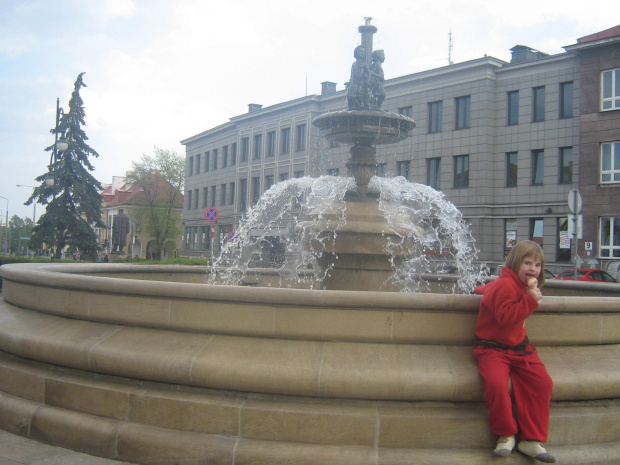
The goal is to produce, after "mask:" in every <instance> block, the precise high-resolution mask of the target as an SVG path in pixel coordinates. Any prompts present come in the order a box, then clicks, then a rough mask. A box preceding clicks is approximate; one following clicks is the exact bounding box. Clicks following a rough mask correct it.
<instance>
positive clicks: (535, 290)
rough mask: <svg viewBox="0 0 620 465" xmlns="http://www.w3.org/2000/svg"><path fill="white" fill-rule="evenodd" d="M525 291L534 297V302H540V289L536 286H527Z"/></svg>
mask: <svg viewBox="0 0 620 465" xmlns="http://www.w3.org/2000/svg"><path fill="white" fill-rule="evenodd" d="M527 292H528V294H529V295H531V296H532V297H534V299H536V302H540V299H542V297H543V295H542V292H540V289H538V288H537V287H529V288H528V289H527Z"/></svg>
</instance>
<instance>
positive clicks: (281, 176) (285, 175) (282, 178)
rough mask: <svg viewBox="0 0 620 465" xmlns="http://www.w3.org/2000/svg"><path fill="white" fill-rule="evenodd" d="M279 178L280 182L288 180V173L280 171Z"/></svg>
mask: <svg viewBox="0 0 620 465" xmlns="http://www.w3.org/2000/svg"><path fill="white" fill-rule="evenodd" d="M278 180H279V181H280V182H282V181H286V180H288V173H280V174H279V175H278Z"/></svg>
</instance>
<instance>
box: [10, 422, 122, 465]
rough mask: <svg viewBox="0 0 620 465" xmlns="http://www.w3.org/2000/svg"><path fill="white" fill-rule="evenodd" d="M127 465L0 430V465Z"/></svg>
mask: <svg viewBox="0 0 620 465" xmlns="http://www.w3.org/2000/svg"><path fill="white" fill-rule="evenodd" d="M114 464H117V465H121V464H122V465H128V462H120V461H118V460H110V459H104V458H101V457H93V456H92V455H88V454H81V453H79V452H74V451H72V450H68V449H61V448H60V447H55V446H49V445H47V444H43V443H41V442H37V441H33V440H31V439H27V438H24V437H21V436H17V435H15V434H11V433H8V432H6V431H4V430H1V429H0V465H114Z"/></svg>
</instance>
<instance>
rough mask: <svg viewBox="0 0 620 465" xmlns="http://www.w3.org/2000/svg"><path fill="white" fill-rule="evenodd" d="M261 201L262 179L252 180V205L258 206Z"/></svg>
mask: <svg viewBox="0 0 620 465" xmlns="http://www.w3.org/2000/svg"><path fill="white" fill-rule="evenodd" d="M259 200H260V178H259V177H255V178H252V205H256V204H257V203H258V201H259Z"/></svg>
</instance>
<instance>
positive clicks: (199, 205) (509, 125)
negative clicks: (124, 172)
mask: <svg viewBox="0 0 620 465" xmlns="http://www.w3.org/2000/svg"><path fill="white" fill-rule="evenodd" d="M610 31H611V32H608V33H607V34H606V36H605V38H604V40H603V39H600V40H603V43H604V44H605V45H604V46H605V49H604V53H605V56H608V57H610V58H609V60H608V61H607V62H606V65H605V66H606V67H607V66H609V67H611V68H614V69H615V71H614V69H611V70H608V69H605V70H598V69H597V70H595V71H592V72H588V73H586V72H585V70H584V69H583V63H584V61H583V60H584V58H583V55H582V54H583V53H585V51H586V49H584V44H585V43H586V42H591V45H594V44H595V43H596V42H593V41H596V40H597V39H592V37H593V36H589V38H584V39H580V42H578V44H577V45H575V46H567V47H566V49H567V50H568V51H567V52H566V53H561V54H557V55H548V54H546V53H543V52H540V51H538V50H535V49H533V48H531V47H527V46H522V45H517V46H515V47H513V48H512V49H511V52H512V59H511V61H510V62H506V61H503V60H499V59H496V58H493V57H486V56H485V57H483V58H479V59H476V60H470V61H466V62H463V63H457V64H452V65H449V66H445V67H441V68H437V69H432V70H428V71H423V72H419V73H415V74H411V75H407V76H402V77H397V78H394V79H390V80H388V81H386V82H385V91H386V94H387V97H386V99H385V101H384V103H383V105H382V109H383V110H387V111H392V112H396V113H401V114H405V115H407V116H410V117H412V118H413V119H414V120H416V123H417V127H416V129H415V131H414V135H413V137H412V138H410V139H408V140H406V141H404V142H402V143H399V144H394V145H387V146H380V147H379V148H378V150H377V161H378V163H379V166H378V170H377V174H378V175H380V176H387V177H392V176H404V177H405V178H407V179H408V180H409V181H411V182H416V183H422V184H427V185H430V186H432V187H434V188H435V189H437V190H440V191H441V192H443V193H444V194H445V195H446V197H447V199H448V200H450V201H451V202H452V203H454V204H455V205H456V206H457V207H458V208H459V210H460V211H461V212H462V213H463V216H464V218H465V220H466V221H467V222H468V223H469V225H470V228H471V231H472V233H473V235H474V237H475V239H476V241H477V244H476V246H477V248H478V249H479V250H480V252H481V253H480V255H479V258H480V261H482V262H485V263H488V264H489V265H490V266H494V265H497V264H499V263H502V262H503V259H504V256H505V254H506V253H507V251H508V250H509V248H510V247H511V245H512V244H513V243H514V242H515V241H520V240H524V239H532V240H534V241H536V242H539V243H540V244H541V245H542V247H543V249H544V250H545V255H546V258H547V263H548V267H549V268H550V269H551V270H552V271H554V272H559V271H561V270H562V269H565V268H569V267H571V266H572V263H571V259H572V248H571V246H572V244H574V242H573V243H571V239H570V236H569V231H568V229H569V226H570V223H569V218H570V217H569V215H570V211H569V207H568V202H567V199H568V194H569V192H571V190H573V189H580V190H584V191H587V192H588V198H589V199H590V200H589V203H590V204H591V205H595V204H597V200H596V199H597V198H599V197H600V198H601V199H609V196H610V195H611V196H615V197H617V193H616V194H613V192H616V190H618V189H619V188H620V177H618V176H616V177H615V178H614V177H613V176H612V179H611V180H608V181H605V182H601V181H600V179H601V178H600V177H598V178H597V177H595V176H593V177H588V179H587V180H586V179H582V178H581V177H580V173H581V170H582V167H581V165H582V164H581V153H580V152H581V150H582V148H583V147H584V144H583V141H582V133H583V132H584V130H586V129H588V128H590V127H591V126H589V125H587V124H586V125H584V122H583V121H582V107H583V106H582V98H581V96H582V93H583V92H584V88H585V89H590V90H588V92H590V93H591V94H592V95H594V96H598V95H602V94H601V86H602V85H603V76H607V74H609V73H614V72H615V73H617V74H618V73H620V71H618V67H620V63H619V62H618V58H617V57H618V56H619V55H620V45H619V42H618V39H619V38H620V37H619V36H620V34H619V33H618V31H617V28H614V29H612V30H610ZM614 31H615V32H614ZM600 40H599V42H600ZM579 44H581V47H579V46H578V45H579ZM599 45H600V46H601V47H602V46H603V45H601V44H600V43H599ZM590 49H592V47H590V48H589V49H588V50H590ZM611 57H616V58H611ZM388 66H389V64H388V63H387V62H386V65H385V67H386V68H387V67H388ZM605 73H607V74H605ZM617 74H616V75H617ZM582 79H587V82H586V83H584V82H582ZM613 82H615V86H616V87H614V88H612V89H610V90H609V92H611V94H610V95H611V96H610V97H609V98H610V99H612V101H613V96H615V98H617V97H618V95H620V88H618V84H617V83H618V82H620V80H618V79H616V81H613V80H612V83H613ZM584 85H585V87H584ZM596 98H598V97H596ZM596 102H598V100H595V105H594V107H593V109H591V108H590V106H589V107H588V109H587V111H588V117H587V118H588V120H590V119H591V118H592V116H590V112H594V114H595V115H601V114H603V112H604V118H602V119H603V120H604V121H605V125H607V126H611V127H615V128H618V125H619V124H620V123H619V121H620V111H618V110H620V108H618V107H617V106H614V107H612V108H609V109H603V108H602V107H600V106H599V105H598V104H596ZM344 108H346V93H345V91H344V90H337V89H336V84H334V83H332V82H324V83H323V88H322V92H321V94H320V95H310V96H307V97H302V98H299V99H297V100H292V101H289V102H283V103H279V104H276V105H272V106H269V107H265V108H263V107H262V106H261V105H256V104H251V105H249V111H248V113H246V114H243V115H239V116H235V117H233V118H231V119H230V120H229V121H228V122H226V123H224V124H222V125H220V126H217V127H215V128H212V129H208V130H206V131H204V132H202V133H200V134H196V135H194V136H192V137H189V138H187V139H185V140H183V141H181V143H182V144H183V145H185V147H186V160H187V171H186V180H185V189H186V190H185V203H184V207H183V244H182V250H181V254H182V255H186V256H192V255H199V254H201V253H208V252H209V247H210V243H209V236H210V228H211V226H212V223H209V222H208V221H207V220H206V218H205V210H206V209H207V208H209V207H212V208H216V209H217V210H218V213H219V218H218V221H217V223H216V224H215V226H214V230H215V242H214V244H215V245H214V246H215V248H216V249H217V247H218V244H219V241H220V240H225V238H226V237H227V235H228V234H230V233H231V232H233V231H234V230H235V229H236V228H237V226H238V224H239V220H240V218H241V217H242V216H243V215H244V214H245V212H246V211H247V210H248V208H249V207H250V206H252V205H253V204H255V203H256V201H257V200H258V198H259V197H260V195H261V194H262V193H263V192H264V191H265V190H267V189H268V188H269V187H270V186H271V185H272V184H274V183H276V182H278V181H282V180H285V179H288V178H290V177H300V176H305V175H310V176H319V175H325V174H332V175H347V168H346V165H345V164H346V160H347V159H348V158H349V153H348V147H344V146H337V145H330V144H328V143H327V142H326V141H325V140H323V138H322V137H321V136H320V134H319V132H318V130H317V129H316V128H314V127H313V125H312V120H313V119H314V118H315V117H317V116H319V115H320V114H322V113H325V112H327V111H333V110H342V109H344ZM614 134H615V135H614ZM605 137H606V138H607V139H609V138H610V137H611V140H605V141H603V140H601V142H600V143H599V142H594V143H593V145H592V144H590V145H588V150H590V151H593V152H592V154H590V155H589V156H588V161H587V163H588V166H589V167H591V168H594V167H596V166H600V164H599V163H600V160H601V157H602V156H603V155H602V152H601V151H602V150H603V147H604V145H601V144H603V142H604V143H606V144H611V147H612V149H613V148H614V147H615V146H616V145H618V140H619V137H618V136H617V131H616V133H613V132H609V131H608V132H607V133H606V135H605ZM614 144H616V145H614ZM605 147H606V146H605ZM619 159H620V158H619ZM613 160H615V159H614V158H613V157H612V161H613ZM613 170H616V171H613ZM617 170H618V167H617V166H616V167H612V172H613V173H615V172H617ZM602 184H605V185H604V186H601V185H602ZM588 186H601V187H602V188H601V189H590V188H589V187H588ZM590 192H592V193H593V194H592V195H590ZM599 210H600V209H598V210H591V211H584V212H583V215H584V224H586V225H594V226H593V227H590V226H588V227H587V228H586V229H585V230H584V234H583V236H582V239H580V240H579V242H578V244H579V251H578V252H579V255H580V257H582V258H583V259H584V262H586V261H588V260H589V262H590V263H591V265H590V266H596V267H601V268H604V269H607V267H608V266H613V264H612V262H614V261H615V260H614V259H615V258H616V257H620V206H619V205H618V203H617V202H607V201H606V210H605V212H604V216H605V218H607V219H608V220H609V221H607V222H606V223H604V224H605V225H607V226H609V224H610V223H611V224H613V225H616V226H610V227H611V233H610V232H609V227H608V228H607V229H608V231H607V232H605V231H602V230H601V227H600V225H601V224H603V222H602V220H601V218H599V213H598V212H599ZM586 245H587V247H588V249H591V250H586ZM586 266H588V265H587V263H586Z"/></svg>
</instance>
